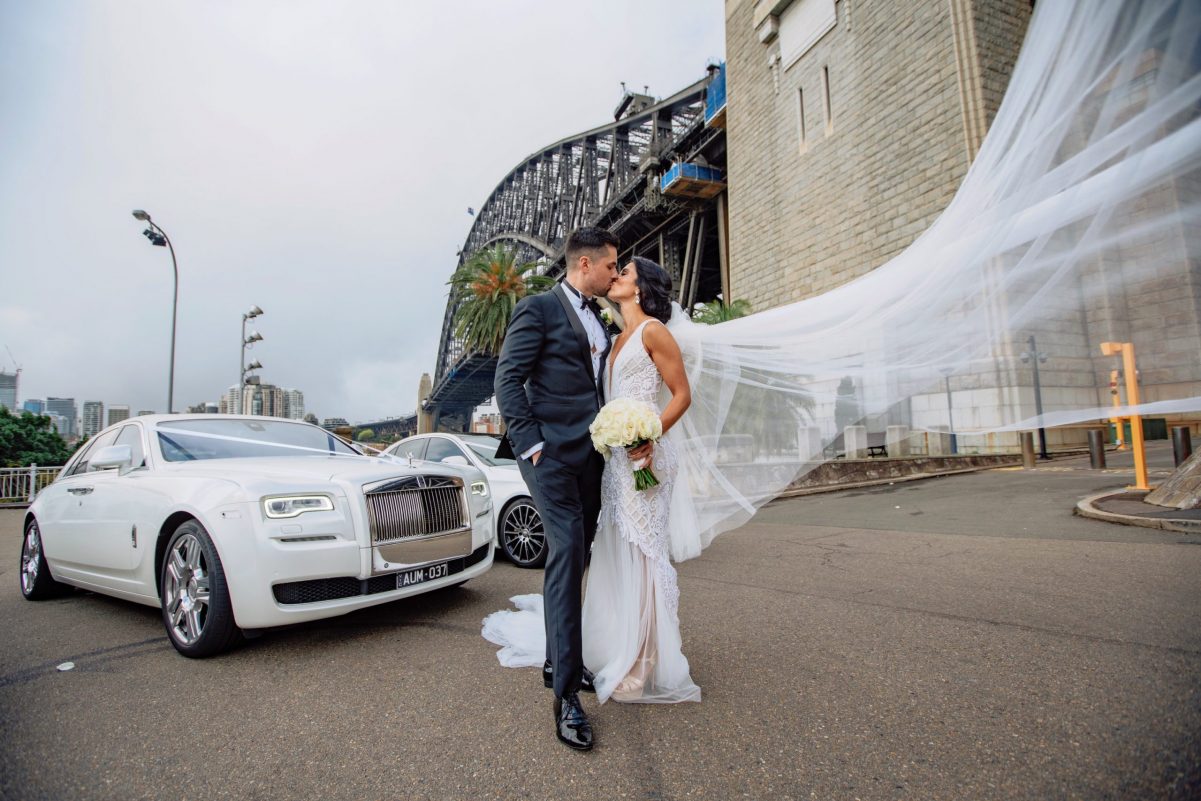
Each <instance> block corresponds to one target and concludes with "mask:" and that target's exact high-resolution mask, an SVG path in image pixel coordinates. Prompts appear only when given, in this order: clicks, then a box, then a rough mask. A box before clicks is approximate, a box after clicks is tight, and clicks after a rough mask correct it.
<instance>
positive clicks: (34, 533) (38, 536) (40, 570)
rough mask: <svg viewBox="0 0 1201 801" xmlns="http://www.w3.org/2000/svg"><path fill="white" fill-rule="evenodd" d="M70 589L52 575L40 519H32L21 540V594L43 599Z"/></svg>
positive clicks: (34, 598) (64, 592) (32, 598)
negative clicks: (44, 547)
mask: <svg viewBox="0 0 1201 801" xmlns="http://www.w3.org/2000/svg"><path fill="white" fill-rule="evenodd" d="M70 591H71V588H70V587H69V586H67V585H66V584H60V583H59V582H57V581H55V580H54V577H53V576H52V575H50V565H48V564H46V553H45V552H44V551H43V550H42V531H41V529H39V528H38V521H36V520H30V521H29V525H27V526H25V538H24V540H22V541H21V594H22V595H24V596H25V598H26V599H27V600H30V601H41V600H44V599H46V598H56V597H58V596H60V595H64V594H66V593H68V592H70Z"/></svg>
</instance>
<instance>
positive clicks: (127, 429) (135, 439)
mask: <svg viewBox="0 0 1201 801" xmlns="http://www.w3.org/2000/svg"><path fill="white" fill-rule="evenodd" d="M113 444H114V445H128V446H129V452H130V454H131V458H130V460H129V467H130V469H133V468H135V467H141V466H142V465H144V464H145V463H146V451H145V450H143V448H142V429H141V428H140V427H139V426H136V425H133V424H130V425H127V426H123V427H122V428H121V433H120V434H118V435H117V441H116V442H114V443H113Z"/></svg>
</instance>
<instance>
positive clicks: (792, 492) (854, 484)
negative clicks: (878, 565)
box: [776, 462, 1021, 500]
mask: <svg viewBox="0 0 1201 801" xmlns="http://www.w3.org/2000/svg"><path fill="white" fill-rule="evenodd" d="M1018 464H1021V462H1018ZM1008 466H1011V465H981V466H979V467H965V468H962V469H959V470H944V471H941V472H938V473H913V474H912V475H908V476H894V477H892V478H875V479H872V480H870V481H850V482H847V483H846V484H823V485H821V486H817V487H796V488H794V489H786V490H784V491H783V492H781V493H780V494H779V495H777V496H776V500H779V499H781V498H800V497H804V496H805V495H819V494H821V493H823V492H841V491H843V490H851V489H862V488H863V487H881V486H885V485H887V484H900V483H901V482H903V481H921V480H922V479H927V478H942V477H943V476H958V475H962V474H964V473H979V472H981V471H983V470H997V469H999V468H1001V467H1008Z"/></svg>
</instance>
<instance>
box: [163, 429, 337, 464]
mask: <svg viewBox="0 0 1201 801" xmlns="http://www.w3.org/2000/svg"><path fill="white" fill-rule="evenodd" d="M157 433H158V441H159V446H160V447H161V448H162V450H163V458H164V459H166V460H167V461H168V462H187V461H192V460H195V459H246V458H250V457H256V456H307V455H316V456H329V455H331V454H332V455H337V456H357V455H358V454H357V453H355V451H353V450H352V449H351V448H350V447H348V446H347V445H346V444H345V443H343V442H342V441H341V440H339V439H338V438H337V437H335V436H334V435H333V434H331V433H329V432H328V431H325V430H324V429H321V428H317V427H316V426H312V425H308V424H307V423H284V422H280V421H278V420H178V421H176V420H170V421H166V422H162V423H159V424H158V426H157Z"/></svg>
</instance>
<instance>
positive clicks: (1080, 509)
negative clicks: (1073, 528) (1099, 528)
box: [1075, 490, 1201, 534]
mask: <svg viewBox="0 0 1201 801" xmlns="http://www.w3.org/2000/svg"><path fill="white" fill-rule="evenodd" d="M1146 494H1147V493H1146V492H1145V491H1144V490H1133V491H1131V490H1124V491H1122V492H1113V491H1112V490H1109V491H1106V492H1098V493H1097V494H1095V495H1089V496H1088V497H1087V498H1083V499H1081V500H1080V501H1079V502H1078V503H1077V504H1076V509H1075V513H1076V514H1077V515H1079V516H1080V517H1088V518H1091V519H1093V520H1102V521H1104V522H1106V523H1117V524H1119V525H1123V526H1141V527H1142V528H1154V529H1159V530H1160V531H1172V532H1176V533H1180V534H1201V520H1185V519H1179V518H1172V517H1139V516H1138V515H1124V514H1118V513H1116V512H1106V511H1103V510H1101V509H1098V508H1097V507H1096V506H1095V504H1096V502H1097V501H1100V500H1103V499H1105V498H1113V497H1115V496H1118V495H1126V496H1128V497H1129V498H1130V499H1132V500H1137V499H1139V498H1141V497H1142V496H1144V495H1146ZM1136 496H1137V497H1136Z"/></svg>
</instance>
